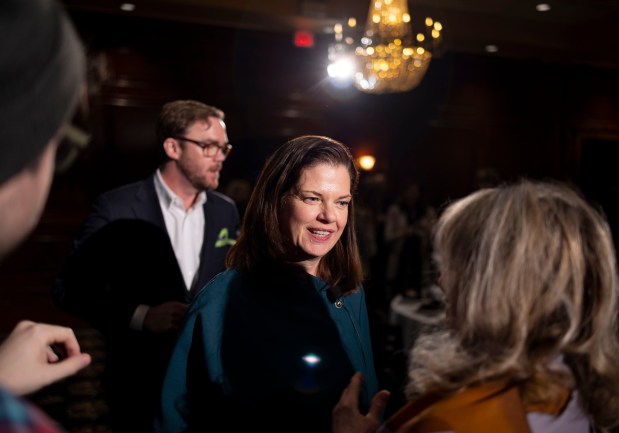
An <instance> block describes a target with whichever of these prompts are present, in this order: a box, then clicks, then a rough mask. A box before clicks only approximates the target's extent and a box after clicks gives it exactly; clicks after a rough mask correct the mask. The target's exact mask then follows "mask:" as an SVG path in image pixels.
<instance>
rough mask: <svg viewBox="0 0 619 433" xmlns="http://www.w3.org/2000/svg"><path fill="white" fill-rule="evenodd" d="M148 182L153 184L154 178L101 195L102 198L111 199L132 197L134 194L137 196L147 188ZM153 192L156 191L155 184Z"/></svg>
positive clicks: (113, 189) (129, 184) (132, 183)
mask: <svg viewBox="0 0 619 433" xmlns="http://www.w3.org/2000/svg"><path fill="white" fill-rule="evenodd" d="M148 182H151V183H152V182H153V180H152V176H151V177H148V178H146V179H141V180H138V181H136V182H131V183H127V184H124V185H121V186H117V187H115V188H112V189H109V190H107V191H105V192H103V193H101V197H106V198H111V197H123V196H127V195H132V194H135V193H136V192H137V191H139V190H140V189H142V188H144V187H145V186H147V185H148ZM153 190H154V184H153Z"/></svg>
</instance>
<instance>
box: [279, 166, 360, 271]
mask: <svg viewBox="0 0 619 433" xmlns="http://www.w3.org/2000/svg"><path fill="white" fill-rule="evenodd" d="M351 199H352V195H351V192H350V174H349V173H348V170H347V169H346V167H344V166H343V165H331V164H318V165H316V166H313V167H309V168H307V169H305V170H304V171H303V172H302V173H301V177H300V178H299V183H298V184H297V186H296V188H295V189H293V191H291V193H290V196H289V197H287V198H286V200H285V202H284V207H283V209H282V211H281V214H280V227H281V230H282V232H283V233H284V235H285V236H286V238H287V239H288V241H289V242H290V245H288V246H287V250H288V251H289V255H288V257H287V259H288V260H289V261H290V262H292V263H297V264H299V265H301V266H302V267H303V268H304V269H305V270H306V272H308V273H309V274H311V275H316V274H317V269H318V264H319V263H320V260H321V259H322V257H324V256H325V255H326V254H327V253H328V252H329V251H331V249H332V248H333V247H334V246H335V244H336V243H337V241H338V240H339V239H340V237H341V236H342V232H343V231H344V228H345V227H346V223H347V221H348V206H349V204H350V201H351Z"/></svg>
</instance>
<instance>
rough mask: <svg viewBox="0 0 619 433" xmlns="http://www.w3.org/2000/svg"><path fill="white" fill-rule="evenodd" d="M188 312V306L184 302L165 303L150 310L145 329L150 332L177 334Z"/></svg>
mask: <svg viewBox="0 0 619 433" xmlns="http://www.w3.org/2000/svg"><path fill="white" fill-rule="evenodd" d="M185 311H187V304H184V303H182V302H176V301H170V302H164V303H163V304H159V305H156V306H153V307H150V308H149V309H148V312H147V313H146V317H144V325H143V328H144V330H145V331H150V332H157V333H161V332H177V331H178V330H179V329H180V327H181V324H182V323H183V318H184V317H185Z"/></svg>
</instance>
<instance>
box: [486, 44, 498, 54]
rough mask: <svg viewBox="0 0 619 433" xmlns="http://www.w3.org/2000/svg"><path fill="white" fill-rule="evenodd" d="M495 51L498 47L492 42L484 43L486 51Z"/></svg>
mask: <svg viewBox="0 0 619 433" xmlns="http://www.w3.org/2000/svg"><path fill="white" fill-rule="evenodd" d="M497 51H499V47H497V46H496V45H493V44H490V45H486V52H488V53H496V52H497Z"/></svg>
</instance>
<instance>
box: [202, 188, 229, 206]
mask: <svg viewBox="0 0 619 433" xmlns="http://www.w3.org/2000/svg"><path fill="white" fill-rule="evenodd" d="M206 195H207V197H208V200H212V201H213V202H214V203H218V204H224V205H225V204H227V205H230V206H236V203H235V202H234V200H232V199H231V198H230V197H228V196H227V195H225V194H222V193H221V192H219V191H207V192H206Z"/></svg>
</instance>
